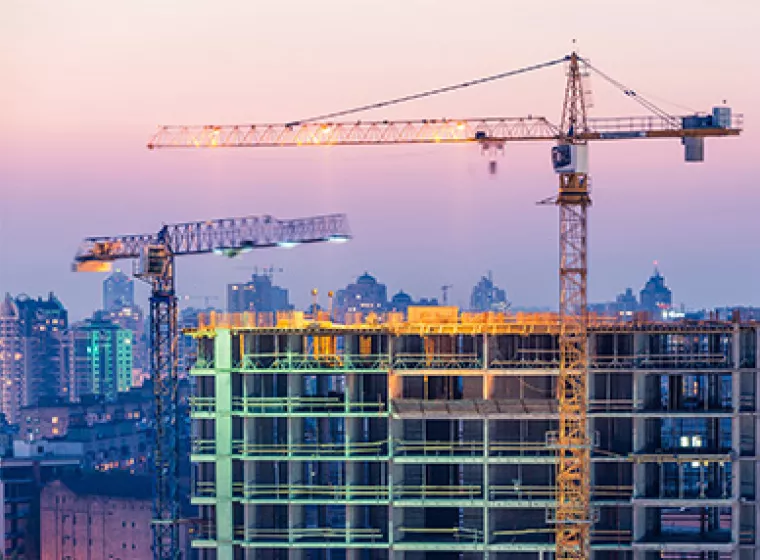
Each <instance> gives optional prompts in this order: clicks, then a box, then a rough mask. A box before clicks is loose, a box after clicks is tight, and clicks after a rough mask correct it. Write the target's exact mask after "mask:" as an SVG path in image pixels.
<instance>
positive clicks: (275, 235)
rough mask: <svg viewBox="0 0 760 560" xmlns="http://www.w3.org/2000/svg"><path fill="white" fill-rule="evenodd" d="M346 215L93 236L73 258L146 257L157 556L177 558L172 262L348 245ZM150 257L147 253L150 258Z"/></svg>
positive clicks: (89, 261) (78, 264)
mask: <svg viewBox="0 0 760 560" xmlns="http://www.w3.org/2000/svg"><path fill="white" fill-rule="evenodd" d="M350 238H351V233H350V230H349V227H348V220H347V218H346V216H345V214H328V215H323V216H314V217H309V218H298V219H292V220H278V219H275V218H273V217H272V216H268V215H265V216H245V217H240V218H223V219H218V220H208V221H202V222H187V223H182V224H172V225H165V226H163V227H162V228H161V229H160V230H159V231H158V232H157V233H155V234H141V235H124V236H113V237H88V238H86V239H85V240H84V241H83V242H82V243H81V245H80V247H79V250H78V251H77V253H76V255H75V257H74V265H73V269H74V270H75V271H84V272H88V271H102V270H101V269H100V268H99V267H98V266H92V265H99V264H103V263H110V262H113V261H116V260H120V259H138V258H139V259H145V261H144V262H143V263H141V266H140V267H139V268H138V270H137V273H136V276H137V277H139V278H141V279H142V280H144V281H145V282H147V283H148V284H150V286H151V296H150V364H151V369H150V374H151V381H152V383H153V397H154V403H153V407H154V409H153V421H154V422H155V448H154V450H153V461H152V464H151V469H152V473H151V474H152V475H153V520H152V536H153V543H152V544H153V558H155V559H156V560H179V559H180V558H181V548H180V545H179V542H180V541H179V536H180V535H179V528H180V524H181V523H182V519H181V516H182V512H181V510H180V499H179V466H180V460H179V449H180V438H181V437H182V434H181V426H182V418H180V417H179V407H178V404H179V371H178V364H179V330H178V326H177V321H178V318H177V295H176V289H175V257H177V256H185V255H198V254H205V253H215V252H221V253H222V254H226V255H228V256H234V255H237V254H239V253H240V252H242V251H246V250H249V249H258V248H267V247H278V246H282V247H289V246H293V245H298V244H307V243H320V242H331V241H347V240H349V239H350ZM146 255H149V256H147V257H146Z"/></svg>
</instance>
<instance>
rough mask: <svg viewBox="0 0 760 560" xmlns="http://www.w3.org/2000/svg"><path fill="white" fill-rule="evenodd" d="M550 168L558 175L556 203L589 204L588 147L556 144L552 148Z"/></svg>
mask: <svg viewBox="0 0 760 560" xmlns="http://www.w3.org/2000/svg"><path fill="white" fill-rule="evenodd" d="M552 167H554V171H555V173H557V174H559V175H560V177H561V178H560V188H559V197H558V199H557V202H560V203H570V204H589V203H590V198H589V190H588V145H586V144H558V145H557V146H554V147H553V148H552Z"/></svg>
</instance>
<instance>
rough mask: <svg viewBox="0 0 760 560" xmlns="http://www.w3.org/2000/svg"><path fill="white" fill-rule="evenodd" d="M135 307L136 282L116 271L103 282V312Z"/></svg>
mask: <svg viewBox="0 0 760 560" xmlns="http://www.w3.org/2000/svg"><path fill="white" fill-rule="evenodd" d="M134 305H135V281H134V280H132V279H131V278H130V277H129V276H127V275H126V274H124V273H123V272H122V271H121V270H118V269H117V270H116V271H115V272H114V273H113V274H111V275H110V276H109V277H108V278H106V279H105V280H103V310H104V311H112V310H114V309H119V308H121V307H133V306H134Z"/></svg>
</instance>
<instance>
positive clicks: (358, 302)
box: [334, 272, 388, 321]
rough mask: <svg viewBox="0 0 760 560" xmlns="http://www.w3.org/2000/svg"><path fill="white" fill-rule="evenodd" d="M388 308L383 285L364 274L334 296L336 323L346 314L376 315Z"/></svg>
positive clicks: (386, 292)
mask: <svg viewBox="0 0 760 560" xmlns="http://www.w3.org/2000/svg"><path fill="white" fill-rule="evenodd" d="M387 306H388V291H387V289H386V287H385V284H380V283H378V281H377V280H376V279H375V277H374V276H372V275H370V274H369V273H368V272H365V273H364V274H362V275H361V276H359V277H358V278H357V279H356V283H354V284H349V285H348V286H346V287H345V288H344V289H342V290H338V291H337V293H336V294H335V306H334V314H335V318H336V320H338V321H343V320H344V318H345V316H346V314H347V313H357V312H358V313H364V314H366V313H370V312H375V313H378V312H380V311H384V310H385V309H386V308H387Z"/></svg>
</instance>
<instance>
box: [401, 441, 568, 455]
mask: <svg viewBox="0 0 760 560" xmlns="http://www.w3.org/2000/svg"><path fill="white" fill-rule="evenodd" d="M486 451H487V452H488V454H489V456H491V457H505V456H509V457H512V456H531V457H534V456H545V455H546V456H550V455H553V454H554V453H555V449H554V448H553V447H552V446H551V445H548V444H547V442H546V441H541V442H532V441H523V442H506V441H503V442H502V441H498V440H497V441H493V440H492V441H490V442H489V443H488V446H487V447H486V445H485V444H484V443H483V442H482V441H431V440H424V441H410V440H399V441H396V442H395V444H394V454H395V455H396V456H397V457H467V456H472V457H481V456H483V455H484V454H485V452H486Z"/></svg>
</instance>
